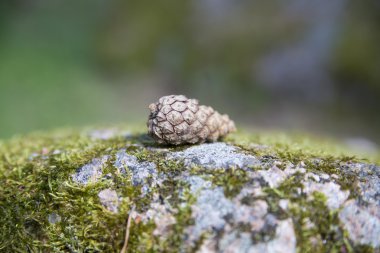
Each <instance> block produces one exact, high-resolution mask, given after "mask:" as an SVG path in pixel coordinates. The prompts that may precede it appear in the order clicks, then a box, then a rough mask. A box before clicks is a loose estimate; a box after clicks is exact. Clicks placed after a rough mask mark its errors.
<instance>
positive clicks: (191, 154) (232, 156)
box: [168, 142, 259, 169]
mask: <svg viewBox="0 0 380 253" xmlns="http://www.w3.org/2000/svg"><path fill="white" fill-rule="evenodd" d="M168 159H177V160H183V162H184V163H185V166H188V167H190V166H195V165H197V166H202V167H205V168H208V169H213V168H228V167H239V168H247V167H252V166H254V165H257V164H259V161H258V160H257V159H256V158H255V157H254V156H252V155H246V154H243V153H242V152H239V148H238V147H234V146H231V145H227V144H225V143H222V142H217V143H209V144H208V143H207V144H202V145H197V146H193V147H190V148H187V149H186V150H184V151H180V152H172V153H169V154H168Z"/></svg>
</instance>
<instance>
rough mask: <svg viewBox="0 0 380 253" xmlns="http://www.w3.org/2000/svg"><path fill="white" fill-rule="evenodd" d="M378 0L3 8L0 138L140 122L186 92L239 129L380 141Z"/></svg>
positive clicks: (54, 0) (14, 3)
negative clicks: (153, 106)
mask: <svg viewBox="0 0 380 253" xmlns="http://www.w3.org/2000/svg"><path fill="white" fill-rule="evenodd" d="M379 45H380V2H379V1H377V0H363V1H354V0H336V1H329V0H308V1H305V0H287V1H282V0H276V1H242V0H239V1H228V0H193V1H169V0H168V1H165V0H159V1H145V0H139V1H138V0H130V1H120V0H91V1H90V0H87V1H86V0H82V1H71V0H65V1H63V0H2V1H0V138H9V137H10V136H12V135H14V134H19V133H26V132H29V131H33V130H45V129H51V128H55V127H65V126H81V125H87V124H104V123H107V124H111V123H129V122H131V123H136V122H144V121H145V120H146V117H147V115H148V110H147V105H148V104H149V103H150V102H153V101H155V100H157V99H158V98H159V97H160V96H162V95H167V94H185V95H187V96H188V97H196V98H198V99H199V100H200V101H201V103H205V104H208V105H212V106H213V107H214V108H216V109H217V110H219V111H221V112H226V113H229V114H230V116H231V118H233V119H235V120H236V121H237V122H238V126H245V127H251V126H252V127H255V128H274V129H285V130H292V131H307V132H312V133H316V134H323V135H327V136H334V137H337V138H342V139H344V140H348V141H354V142H355V141H356V143H358V142H360V143H364V145H367V146H368V145H369V146H371V147H373V146H376V145H378V143H380V131H379V130H380V116H379V114H380V113H379V112H380V47H379Z"/></svg>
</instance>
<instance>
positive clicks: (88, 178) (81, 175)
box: [72, 155, 109, 185]
mask: <svg viewBox="0 0 380 253" xmlns="http://www.w3.org/2000/svg"><path fill="white" fill-rule="evenodd" d="M108 159H109V156H108V155H106V156H103V157H101V158H94V159H92V160H91V162H90V163H88V164H86V165H84V166H83V167H81V168H79V169H78V170H77V172H76V173H75V174H73V175H72V179H73V180H74V181H75V182H76V183H78V184H84V185H86V184H89V183H95V182H97V181H98V179H99V178H101V177H102V170H103V167H104V165H105V163H106V162H107V161H108Z"/></svg>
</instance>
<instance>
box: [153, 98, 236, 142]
mask: <svg viewBox="0 0 380 253" xmlns="http://www.w3.org/2000/svg"><path fill="white" fill-rule="evenodd" d="M149 109H150V115H149V119H148V123H147V125H148V133H149V135H150V136H152V137H153V138H154V139H155V140H156V141H157V142H158V143H162V144H173V145H180V144H187V143H190V144H195V143H203V142H205V141H210V142H214V141H217V140H218V139H219V138H220V137H223V136H226V135H227V134H228V133H230V132H233V131H235V130H236V128H235V124H234V122H233V121H232V120H230V119H229V117H228V116H227V115H226V114H224V115H220V114H219V113H218V112H217V111H214V109H212V108H211V107H210V106H204V105H199V104H198V100H196V99H188V98H187V97H185V96H183V95H170V96H164V97H162V98H160V99H159V101H158V102H156V103H153V104H150V105H149Z"/></svg>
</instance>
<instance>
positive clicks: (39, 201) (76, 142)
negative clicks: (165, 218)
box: [0, 127, 378, 252]
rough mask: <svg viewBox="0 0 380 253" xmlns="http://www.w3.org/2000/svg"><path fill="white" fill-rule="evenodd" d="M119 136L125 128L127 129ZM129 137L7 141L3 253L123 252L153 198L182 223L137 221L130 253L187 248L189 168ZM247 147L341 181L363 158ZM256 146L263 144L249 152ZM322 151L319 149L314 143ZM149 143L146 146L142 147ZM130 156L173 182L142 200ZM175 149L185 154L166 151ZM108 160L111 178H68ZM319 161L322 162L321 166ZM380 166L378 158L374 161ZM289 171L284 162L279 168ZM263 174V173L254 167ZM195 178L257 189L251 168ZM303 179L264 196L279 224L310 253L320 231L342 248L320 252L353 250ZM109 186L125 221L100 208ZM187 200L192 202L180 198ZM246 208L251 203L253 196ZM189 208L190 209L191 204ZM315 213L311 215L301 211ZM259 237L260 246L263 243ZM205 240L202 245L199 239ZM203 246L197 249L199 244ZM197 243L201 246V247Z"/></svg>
mask: <svg viewBox="0 0 380 253" xmlns="http://www.w3.org/2000/svg"><path fill="white" fill-rule="evenodd" d="M120 129H122V130H123V129H124V128H123V127H120ZM131 131H132V133H136V134H132V135H131V136H129V137H128V138H124V137H117V136H115V137H114V138H111V139H109V140H96V139H92V138H91V137H90V136H89V135H88V134H87V130H81V131H77V130H73V129H68V130H63V131H55V132H51V133H33V134H30V135H27V136H21V137H15V138H13V139H11V140H9V141H6V142H1V143H0V184H1V188H0V206H1V208H0V238H1V239H0V251H2V252H3V251H4V252H26V251H31V252H39V251H47V252H62V251H74V252H77V251H78V252H82V251H86V252H111V251H114V250H115V249H121V247H122V245H123V243H124V235H125V230H126V222H127V219H128V213H129V211H130V209H131V207H132V206H133V205H135V206H136V210H138V211H141V210H146V209H147V208H148V206H149V204H150V202H151V200H152V198H153V195H154V194H156V193H157V194H159V195H160V196H161V198H163V199H166V200H167V201H168V202H169V203H170V205H171V206H172V207H173V208H174V209H175V210H177V211H176V213H175V214H174V216H175V218H176V224H175V225H173V227H172V229H171V231H170V234H169V235H168V236H167V237H166V238H160V237H157V236H153V231H154V229H155V225H154V223H153V222H148V223H147V224H144V223H143V222H140V223H137V222H132V226H131V228H130V232H131V235H130V239H129V248H130V250H131V251H132V252H155V251H158V250H159V249H160V250H163V249H165V252H176V251H178V249H179V248H180V247H181V245H182V243H183V238H182V234H183V230H184V229H185V228H186V227H187V226H188V225H191V224H192V222H193V221H192V219H191V203H194V201H195V199H194V197H193V196H191V194H189V193H188V192H187V191H186V190H185V194H183V195H181V194H179V191H180V189H186V188H187V187H188V186H187V185H186V184H185V183H184V182H180V181H178V180H176V179H175V177H176V176H177V175H179V173H181V172H182V171H183V170H185V167H184V165H183V163H181V162H176V161H172V160H165V159H164V155H163V154H162V153H160V152H156V151H154V150H150V149H146V148H144V145H149V146H152V147H155V146H156V145H155V144H154V143H153V142H152V140H151V139H149V138H147V137H146V135H145V134H141V133H140V132H138V131H135V130H134V129H132V130H131ZM226 141H227V142H229V143H232V144H234V145H237V146H240V147H241V148H242V149H243V150H244V152H246V153H247V154H252V155H255V156H256V157H258V158H259V159H261V160H265V159H266V160H267V161H280V162H283V163H284V164H286V163H289V162H291V163H293V164H297V163H298V162H300V161H303V162H305V164H306V168H307V170H309V171H311V172H312V171H321V170H322V171H324V172H326V173H327V174H330V175H331V174H337V175H338V176H339V175H340V171H339V170H338V169H337V168H338V165H339V163H340V162H344V161H346V160H353V159H357V160H360V159H359V158H353V157H351V156H352V155H353V154H352V153H350V152H347V153H345V152H343V151H342V150H344V149H339V151H338V149H336V148H335V147H336V146H335V145H332V146H333V147H334V148H331V147H327V144H326V143H323V144H321V143H320V141H316V142H315V143H313V142H311V141H309V140H308V141H305V140H302V141H301V138H300V137H294V138H292V137H288V136H286V135H282V134H276V135H275V134H271V133H270V134H266V133H263V134H256V135H250V134H247V133H238V134H235V135H231V136H230V137H229V138H227V139H226ZM252 143H256V144H258V145H254V146H253V145H251V144H252ZM314 144H315V145H314ZM141 145H142V146H141ZM122 148H124V149H126V152H128V153H129V154H133V155H135V156H136V157H137V158H138V159H139V160H141V161H151V162H154V163H155V164H156V165H157V170H158V172H159V173H163V174H165V175H169V176H168V177H167V178H166V179H165V182H164V183H163V184H162V187H157V188H154V189H152V192H150V193H149V194H147V195H146V196H144V197H141V194H140V192H141V188H140V187H136V186H133V185H132V183H131V180H130V177H128V176H125V175H122V174H121V173H120V172H118V171H117V170H115V169H114V168H113V165H112V163H113V159H114V157H115V154H116V152H118V151H119V150H120V149H122ZM167 148H168V149H169V150H171V151H178V150H182V149H184V148H185V147H167ZM103 155H110V156H111V157H112V159H111V160H110V161H108V163H107V165H106V167H105V168H104V173H106V174H107V173H111V175H112V177H111V178H110V179H106V180H102V181H99V182H97V183H95V184H90V185H88V186H79V185H77V184H75V183H74V182H72V180H71V177H70V175H71V174H73V173H74V172H75V171H76V170H77V169H78V168H80V167H81V166H83V165H84V164H87V163H88V162H89V161H91V160H92V159H93V158H98V157H101V156H103ZM316 157H318V158H319V159H318V161H317V162H316V159H315V158H316ZM367 159H370V161H372V162H377V161H378V160H377V158H367ZM279 167H281V165H279ZM255 169H256V168H255ZM189 172H190V174H196V175H202V176H205V177H207V179H210V180H211V181H212V183H213V184H214V185H215V186H222V187H223V188H224V191H225V194H226V196H227V197H230V198H231V197H234V196H236V194H237V193H239V192H240V190H241V188H242V187H243V186H244V185H245V184H247V183H249V177H248V176H247V175H246V172H245V171H244V170H239V169H233V168H231V169H227V170H225V169H219V170H213V171H212V172H210V170H208V171H207V173H206V171H205V170H204V169H202V168H199V167H194V168H192V169H191V170H190V171H189ZM300 180H301V177H300V176H299V175H298V174H295V175H293V176H292V177H290V178H288V179H287V180H286V181H285V182H284V183H283V184H282V185H281V186H280V187H279V188H278V189H271V188H266V189H265V190H264V192H265V195H264V197H262V198H263V199H264V200H265V201H266V202H267V203H268V205H269V209H270V212H271V213H274V214H275V215H276V216H277V217H279V218H287V217H292V218H293V221H294V224H298V225H296V227H295V229H296V233H297V242H298V245H300V247H301V248H300V249H301V251H300V252H310V251H311V250H312V249H313V247H314V245H311V244H310V243H309V242H310V238H311V237H312V236H313V235H315V234H319V235H320V236H321V238H320V239H321V240H322V241H323V240H325V239H326V240H331V241H336V242H337V243H336V244H333V245H332V244H328V243H327V244H324V243H322V244H318V242H317V246H315V247H316V249H317V250H314V251H315V252H324V250H330V252H334V251H335V250H337V251H339V249H341V248H344V249H346V250H347V251H348V252H349V251H350V250H351V249H353V250H356V249H359V248H355V247H353V246H352V245H350V244H349V242H348V241H347V236H346V235H345V232H344V230H343V229H342V228H341V225H340V224H339V222H338V219H337V214H336V213H327V215H328V216H327V218H326V217H325V216H326V206H325V199H324V196H323V195H318V194H317V195H316V194H315V195H314V199H313V200H309V199H307V198H306V196H303V197H302V198H299V197H298V194H297V193H296V189H297V187H300V188H302V186H301V183H300ZM339 180H340V181H339V184H341V185H342V186H343V188H344V189H346V188H347V189H350V190H351V192H352V193H353V194H355V192H356V191H355V185H353V184H352V178H350V177H340V176H339ZM105 188H111V189H114V190H115V191H116V192H118V193H119V194H120V195H121V196H125V197H124V198H123V199H122V200H121V203H120V206H119V212H118V213H117V214H115V213H111V212H109V211H107V210H106V209H105V208H104V207H103V206H102V205H101V204H100V202H99V198H98V196H97V194H98V193H99V191H100V190H102V189H105ZM179 196H184V197H183V199H181V198H180V197H179ZM280 199H289V200H290V201H291V203H292V205H291V206H292V207H291V208H290V210H289V211H284V210H281V209H279V208H278V201H279V200H280ZM244 201H247V203H248V202H249V201H251V200H249V199H245V200H244ZM182 203H187V205H185V206H183V205H181V204H182ZM302 207H307V208H302ZM53 213H54V214H57V215H59V216H60V217H61V220H60V221H59V222H57V223H55V224H51V223H49V221H48V217H49V215H50V214H53ZM307 217H311V218H310V219H311V222H313V223H314V224H315V227H314V228H312V229H306V228H304V225H305V219H306V218H307ZM258 240H259V239H258ZM199 243H200V242H199ZM198 246H199V245H198ZM198 246H195V247H198ZM360 250H363V252H365V251H366V250H367V248H365V247H364V246H362V247H360Z"/></svg>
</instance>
